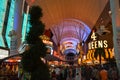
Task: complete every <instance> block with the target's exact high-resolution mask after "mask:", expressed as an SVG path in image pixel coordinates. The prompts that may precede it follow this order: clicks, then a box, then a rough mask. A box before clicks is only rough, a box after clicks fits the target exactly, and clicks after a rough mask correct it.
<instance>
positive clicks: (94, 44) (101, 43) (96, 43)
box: [88, 31, 108, 49]
mask: <svg viewBox="0 0 120 80" xmlns="http://www.w3.org/2000/svg"><path fill="white" fill-rule="evenodd" d="M96 38H97V36H96V35H95V32H94V31H93V33H92V35H91V39H92V41H91V42H89V43H88V49H96V48H107V47H108V42H107V40H97V39H96Z"/></svg>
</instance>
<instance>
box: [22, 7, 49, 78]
mask: <svg viewBox="0 0 120 80" xmlns="http://www.w3.org/2000/svg"><path fill="white" fill-rule="evenodd" d="M41 17H42V9H41V8H40V7H39V6H32V7H31V9H30V23H31V28H30V31H29V33H28V34H27V36H26V41H27V43H28V44H29V47H30V48H29V50H26V51H25V52H23V56H22V59H21V64H22V66H23V70H24V71H25V72H28V73H30V74H31V80H49V79H50V74H49V69H48V66H47V64H45V63H44V62H43V61H42V60H41V57H45V56H46V53H47V48H46V46H45V44H44V43H43V42H42V39H41V38H40V36H41V35H42V34H43V32H44V30H45V25H44V24H43V23H42V22H41V21H40V19H41Z"/></svg>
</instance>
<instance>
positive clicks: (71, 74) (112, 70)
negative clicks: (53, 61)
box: [0, 63, 120, 80]
mask: <svg viewBox="0 0 120 80" xmlns="http://www.w3.org/2000/svg"><path fill="white" fill-rule="evenodd" d="M18 68H19V67H18V64H10V63H9V64H8V63H4V64H2V65H0V80H20V79H18V78H19V75H18V73H19V72H20V69H19V70H18ZM50 76H51V80H120V76H119V74H118V69H117V67H116V65H114V64H112V65H110V64H104V65H78V66H73V65H70V66H54V67H50Z"/></svg>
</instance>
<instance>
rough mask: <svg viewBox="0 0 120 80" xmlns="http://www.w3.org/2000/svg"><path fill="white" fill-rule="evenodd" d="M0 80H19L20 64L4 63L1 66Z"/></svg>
mask: <svg viewBox="0 0 120 80" xmlns="http://www.w3.org/2000/svg"><path fill="white" fill-rule="evenodd" d="M0 80H18V64H17V63H7V62H4V63H2V64H1V65H0Z"/></svg>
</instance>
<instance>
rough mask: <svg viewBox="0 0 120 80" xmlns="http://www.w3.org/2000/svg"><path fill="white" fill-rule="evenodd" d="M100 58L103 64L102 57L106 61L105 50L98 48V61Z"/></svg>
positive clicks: (96, 50) (96, 55) (95, 53)
mask: <svg viewBox="0 0 120 80" xmlns="http://www.w3.org/2000/svg"><path fill="white" fill-rule="evenodd" d="M98 56H99V62H100V64H101V61H102V57H104V59H106V55H105V51H104V48H96V49H95V52H94V57H95V59H97V57H98Z"/></svg>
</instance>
